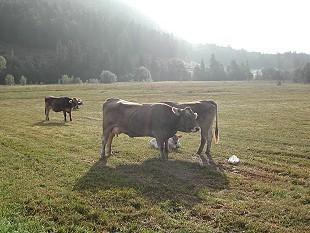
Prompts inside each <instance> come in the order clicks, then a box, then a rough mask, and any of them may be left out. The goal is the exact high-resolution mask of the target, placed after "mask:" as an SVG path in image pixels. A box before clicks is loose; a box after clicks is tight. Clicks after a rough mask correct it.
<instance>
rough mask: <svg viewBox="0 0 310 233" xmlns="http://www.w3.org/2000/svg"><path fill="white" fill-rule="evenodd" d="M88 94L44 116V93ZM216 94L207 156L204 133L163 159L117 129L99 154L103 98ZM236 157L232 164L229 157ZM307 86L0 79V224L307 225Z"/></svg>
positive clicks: (189, 228) (219, 228)
mask: <svg viewBox="0 0 310 233" xmlns="http://www.w3.org/2000/svg"><path fill="white" fill-rule="evenodd" d="M46 95H55V96H70V97H79V98H81V99H82V100H83V101H84V105H83V106H82V107H81V109H80V110H77V111H74V112H73V122H67V123H64V121H63V115H62V113H55V112H51V114H50V121H49V122H46V121H44V119H45V117H44V96H46ZM110 97H118V98H123V99H126V100H130V101H136V102H157V101H164V100H172V101H191V100H200V99H207V100H214V101H215V102H216V103H217V104H218V111H219V130H220V143H219V144H218V145H212V149H211V153H212V159H213V162H214V164H213V165H208V163H206V158H205V157H202V158H200V157H199V156H197V155H196V154H195V152H196V150H197V149H198V146H199V142H200V135H199V133H190V134H187V133H181V134H182V135H183V137H182V138H181V148H179V150H178V151H177V152H173V153H170V154H169V160H168V161H167V162H163V161H161V160H160V158H159V153H158V151H155V150H152V149H150V148H149V147H148V142H149V140H150V138H147V137H145V138H129V137H128V136H126V135H119V136H118V137H115V139H114V141H113V148H114V149H115V150H116V151H117V153H116V154H115V155H113V156H112V157H110V158H108V162H107V164H106V165H105V164H104V163H103V162H101V161H100V160H99V158H100V155H99V154H100V150H101V133H102V132H101V131H102V127H101V124H102V113H101V110H102V103H103V101H104V100H105V99H106V98H110ZM231 155H237V156H238V157H239V158H240V161H241V162H240V164H239V165H238V166H232V165H229V164H228V163H227V159H228V158H229V157H230V156H231ZM309 159H310V86H309V85H298V84H289V83H284V84H282V85H281V86H277V85H276V84H275V83H260V82H257V83H256V82H204V83H186V82H183V83H125V84H119V83H117V84H113V85H64V86H60V85H46V86H12V87H11V86H10V87H8V86H0V232H31V233H32V232H272V233H273V232H279V233H280V232H281V233H283V232H295V233H301V232H310V213H309V212H310V208H309V207H310V205H309V204H310V202H309V201H310V189H309V180H310V179H309V178H310V169H309V168H310V160H309Z"/></svg>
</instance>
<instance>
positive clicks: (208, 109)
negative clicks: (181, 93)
mask: <svg viewBox="0 0 310 233" xmlns="http://www.w3.org/2000/svg"><path fill="white" fill-rule="evenodd" d="M163 103H166V104H168V105H170V106H172V107H176V108H185V107H190V108H191V109H192V110H193V112H196V113H198V118H197V123H198V125H199V126H200V128H201V140H200V146H199V149H198V151H197V154H201V152H202V151H203V148H204V146H205V144H206V142H207V149H206V155H210V150H211V142H212V136H213V133H212V125H213V121H214V118H216V121H215V132H214V136H215V137H214V138H215V143H218V141H219V130H218V125H217V118H218V117H217V104H216V103H215V102H214V101H206V100H200V101H195V102H184V103H176V102H163Z"/></svg>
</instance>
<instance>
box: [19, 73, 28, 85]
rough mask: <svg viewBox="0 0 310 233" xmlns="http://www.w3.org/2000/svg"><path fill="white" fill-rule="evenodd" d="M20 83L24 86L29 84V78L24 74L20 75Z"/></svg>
mask: <svg viewBox="0 0 310 233" xmlns="http://www.w3.org/2000/svg"><path fill="white" fill-rule="evenodd" d="M19 84H20V85H22V86H25V85H27V78H26V77H25V76H24V75H22V76H21V77H20V80H19Z"/></svg>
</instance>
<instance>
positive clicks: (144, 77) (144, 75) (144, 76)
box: [133, 66, 152, 82]
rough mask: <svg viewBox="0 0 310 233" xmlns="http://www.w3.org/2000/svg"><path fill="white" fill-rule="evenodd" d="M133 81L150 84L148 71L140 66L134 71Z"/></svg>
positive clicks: (150, 78) (150, 79)
mask: <svg viewBox="0 0 310 233" xmlns="http://www.w3.org/2000/svg"><path fill="white" fill-rule="evenodd" d="M133 78H134V81H138V82H145V81H146V82H152V76H151V73H150V71H149V70H148V69H147V68H146V67H144V66H140V67H139V68H138V69H136V71H135V75H134V77H133Z"/></svg>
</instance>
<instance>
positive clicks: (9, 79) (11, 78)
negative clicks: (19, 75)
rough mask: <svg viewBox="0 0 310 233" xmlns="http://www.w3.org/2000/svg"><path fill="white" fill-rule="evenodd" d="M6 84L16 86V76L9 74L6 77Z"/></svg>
mask: <svg viewBox="0 0 310 233" xmlns="http://www.w3.org/2000/svg"><path fill="white" fill-rule="evenodd" d="M5 84H6V85H14V84H15V82H14V76H13V75H11V74H7V75H6V77H5Z"/></svg>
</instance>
